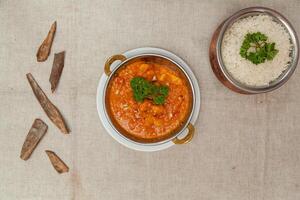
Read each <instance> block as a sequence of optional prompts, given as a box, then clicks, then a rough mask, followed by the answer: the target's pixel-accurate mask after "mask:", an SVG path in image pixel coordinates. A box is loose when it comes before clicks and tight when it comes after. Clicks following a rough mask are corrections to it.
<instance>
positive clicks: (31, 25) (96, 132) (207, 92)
mask: <svg viewBox="0 0 300 200" xmlns="http://www.w3.org/2000/svg"><path fill="white" fill-rule="evenodd" d="M256 5H263V6H267V7H270V8H274V9H276V10H278V11H279V12H281V13H282V14H284V15H285V16H286V17H287V18H288V19H289V20H290V21H291V22H292V24H293V25H294V27H295V29H296V31H297V32H298V33H300V20H299V19H300V18H299V10H300V1H299V0H286V1H281V0H277V1H268V0H267V1H261V0H256V1H255V0H252V1H246V0H236V1H234V0H232V1H223V0H219V1H217V0H203V1H196V0H195V1H191V0H186V1H181V0H176V1H175V0H161V1H158V0H145V1H141V0H127V1H125V0H124V1H122V0H113V1H104V0H103V1H76V0H73V1H60V0H57V1H53V0H51V1H46V0H43V1H18V0H12V1H8V0H1V1H0V84H1V88H0V102H1V103H0V199H1V200H2V199H3V200H11V199H28V200H37V199H43V200H53V199H58V200H71V199H76V200H77V199H80V200H81V199H83V200H85V199H87V200H93V199H97V200H99V199H101V200H102V199H104V200H116V199H122V200H123V199H128V200H141V199H146V200H154V199H164V200H165V199H171V200H182V199H195V200H199V199H201V200H215V199H221V200H227V199H228V200H261V199H265V200H281V199H282V200H283V199H284V200H298V199H300V99H299V98H300V77H299V75H300V70H299V69H297V70H296V71H295V73H294V75H293V76H292V78H291V79H290V80H289V81H288V82H287V84H285V85H284V86H283V87H282V88H280V89H278V90H276V91H274V92H272V93H268V94H261V95H252V96H245V95H239V94H236V93H233V92H231V91H229V90H228V89H226V88H225V87H224V86H223V85H221V84H220V82H219V81H218V80H217V79H216V78H215V76H214V74H213V73H212V70H211V68H210V63H209V60H208V46H209V42H210V39H211V36H212V33H213V31H214V30H215V29H216V27H217V26H218V24H219V23H220V22H221V21H222V20H223V19H225V18H226V17H228V16H229V15H231V14H233V13H234V12H236V11H238V10H240V9H242V8H245V7H248V6H256ZM55 20H56V21H57V26H58V28H57V33H56V36H55V39H54V43H53V46H52V52H51V55H50V57H49V58H48V60H47V61H46V62H44V63H37V62H36V57H35V54H36V50H37V48H38V46H39V45H40V43H41V42H42V40H43V39H44V37H45V36H46V34H47V32H48V30H49V27H50V25H51V24H52V23H53V21H55ZM143 46H154V47H161V48H164V49H167V50H170V51H172V52H174V53H175V54H177V55H178V56H180V57H182V58H183V59H184V60H186V61H187V63H188V64H189V65H190V67H191V69H192V70H193V71H194V73H195V75H196V77H197V78H198V82H199V84H200V88H201V95H202V99H201V100H202V102H201V112H200V117H199V118H198V121H197V123H196V125H195V127H196V136H195V137H194V139H193V140H192V142H191V143H190V144H187V145H182V146H174V147H172V148H169V149H167V150H164V151H161V152H155V153H143V152H137V151H133V150H130V149H127V148H125V147H123V146H121V145H120V144H118V143H117V142H116V141H115V140H114V139H112V138H111V137H110V136H109V135H108V134H107V133H106V131H105V130H104V127H103V126H102V124H101V122H100V120H99V118H98V114H97V110H96V88H97V84H98V80H99V78H100V76H101V74H102V73H103V64H104V62H105V61H106V59H107V58H108V57H110V56H111V55H113V54H117V53H122V52H124V51H126V50H128V49H133V48H137V47H143ZM62 50H66V60H65V68H64V71H63V75H62V77H61V80H60V83H59V86H58V89H57V91H56V92H55V94H51V90H50V84H49V82H48V79H49V75H50V71H51V67H52V62H53V55H54V53H57V52H59V51H62ZM28 72H31V73H32V74H33V76H34V77H35V78H36V80H37V81H38V83H39V84H40V86H41V87H42V88H43V89H44V91H45V92H46V93H47V94H48V96H49V98H50V99H51V100H52V101H53V102H54V103H55V104H56V105H57V107H58V108H60V110H61V111H62V113H63V115H64V116H65V118H66V120H67V121H68V124H69V125H70V128H71V131H72V132H71V134H70V135H63V134H61V133H60V131H59V130H58V129H57V128H56V127H55V126H54V125H53V124H52V123H51V121H50V120H49V119H48V118H47V117H46V115H45V114H44V112H43V110H42V109H41V108H40V105H39V104H38V102H37V101H36V99H35V97H34V96H33V93H32V91H31V88H30V86H29V84H28V82H27V80H26V77H25V74H26V73H28ZM35 118H41V119H42V120H44V121H45V122H46V123H47V124H48V126H49V130H48V132H47V133H46V135H45V137H44V138H43V140H42V141H41V143H40V144H39V145H38V147H37V148H36V150H35V151H34V153H33V154H32V156H31V158H30V159H29V160H28V161H26V162H25V161H23V160H21V159H20V158H19V154H20V150H21V147H22V144H23V141H24V139H25V136H26V134H27V132H28V130H29V128H30V127H31V125H32V122H33V120H34V119H35ZM46 149H49V150H54V151H55V152H56V153H57V154H58V155H59V156H60V157H61V158H62V159H63V160H64V161H65V162H66V163H67V164H68V165H69V167H70V172H69V173H66V174H63V175H59V174H57V172H56V171H55V170H54V169H53V168H52V166H51V165H50V162H49V159H48V158H47V156H46V153H45V152H44V151H45V150H46Z"/></svg>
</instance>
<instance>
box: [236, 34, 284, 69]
mask: <svg viewBox="0 0 300 200" xmlns="http://www.w3.org/2000/svg"><path fill="white" fill-rule="evenodd" d="M267 40H268V37H267V36H266V35H265V34H263V33H261V32H256V33H247V34H246V35H245V38H244V41H243V43H242V46H241V48H240V55H241V56H242V57H243V58H246V59H247V60H249V61H251V62H252V63H253V64H256V65H258V64H260V63H264V62H265V61H266V60H273V58H274V57H275V56H276V55H277V53H278V50H277V49H275V43H268V42H267Z"/></svg>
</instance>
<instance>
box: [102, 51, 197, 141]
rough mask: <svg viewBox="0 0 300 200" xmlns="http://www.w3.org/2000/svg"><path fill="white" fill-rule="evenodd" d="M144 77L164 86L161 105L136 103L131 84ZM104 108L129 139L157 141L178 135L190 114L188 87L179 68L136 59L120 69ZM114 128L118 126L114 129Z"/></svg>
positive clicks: (189, 91) (110, 86) (115, 76)
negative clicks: (165, 87)
mask: <svg viewBox="0 0 300 200" xmlns="http://www.w3.org/2000/svg"><path fill="white" fill-rule="evenodd" d="M134 77H143V78H145V79H147V80H149V81H153V82H156V83H158V84H159V85H166V86H168V87H169V94H168V96H167V98H166V101H165V103H164V104H163V105H155V104H154V103H153V101H152V100H148V99H146V100H144V101H143V102H141V103H140V102H136V101H135V100H134V98H133V91H132V89H131V86H130V81H131V79H132V78H134ZM106 96H107V100H106V101H107V105H106V106H107V107H108V110H109V114H110V117H111V118H112V121H113V123H114V124H115V126H116V127H117V128H118V129H121V130H122V131H121V132H122V133H123V134H124V131H125V132H126V136H127V137H129V138H131V139H136V140H144V141H159V140H162V139H166V138H168V137H170V136H171V135H172V133H175V132H176V131H178V130H179V129H180V128H181V127H182V125H184V123H185V122H186V120H187V118H188V117H189V114H190V112H191V106H192V95H191V88H190V84H189V82H188V80H187V78H186V77H185V75H184V74H183V72H182V71H181V70H180V69H178V67H177V66H176V65H175V64H173V63H171V62H170V61H167V60H166V59H162V58H156V57H154V58H152V59H147V58H143V59H138V60H136V61H133V62H131V63H128V64H126V65H125V66H123V67H121V68H120V69H119V70H118V71H117V72H116V73H115V74H114V76H113V77H112V79H111V80H110V82H109V85H108V89H107V93H106ZM116 124H117V125H116Z"/></svg>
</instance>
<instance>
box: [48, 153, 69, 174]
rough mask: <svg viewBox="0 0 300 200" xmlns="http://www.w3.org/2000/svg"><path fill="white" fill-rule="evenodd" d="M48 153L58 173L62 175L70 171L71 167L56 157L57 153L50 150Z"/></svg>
mask: <svg viewBox="0 0 300 200" xmlns="http://www.w3.org/2000/svg"><path fill="white" fill-rule="evenodd" d="M46 153H47V155H48V157H49V159H50V161H51V164H52V165H53V167H54V169H55V170H56V171H57V172H58V173H60V174H61V173H65V172H68V171H69V167H68V166H67V165H66V164H65V163H64V161H62V159H60V158H59V157H58V156H57V155H56V153H54V152H53V151H50V150H46Z"/></svg>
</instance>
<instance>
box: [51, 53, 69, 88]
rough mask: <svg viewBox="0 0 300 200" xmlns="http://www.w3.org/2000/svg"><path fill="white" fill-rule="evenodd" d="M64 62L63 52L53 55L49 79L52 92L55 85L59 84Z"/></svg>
mask: <svg viewBox="0 0 300 200" xmlns="http://www.w3.org/2000/svg"><path fill="white" fill-rule="evenodd" d="M64 62H65V51H62V52H60V53H56V54H54V60H53V65H52V70H51V74H50V78H49V82H50V84H51V91H52V92H54V91H55V89H56V87H57V84H58V82H59V79H60V76H61V73H62V71H63V68H64Z"/></svg>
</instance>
